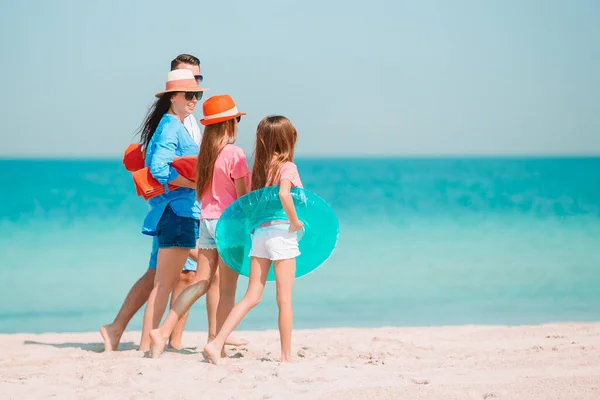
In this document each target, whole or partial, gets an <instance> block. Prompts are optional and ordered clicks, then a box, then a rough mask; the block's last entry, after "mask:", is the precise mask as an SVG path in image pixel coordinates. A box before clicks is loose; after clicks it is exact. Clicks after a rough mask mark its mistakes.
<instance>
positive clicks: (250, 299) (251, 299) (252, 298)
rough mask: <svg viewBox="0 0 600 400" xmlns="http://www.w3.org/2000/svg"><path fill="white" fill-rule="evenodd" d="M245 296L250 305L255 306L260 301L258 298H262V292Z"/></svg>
mask: <svg viewBox="0 0 600 400" xmlns="http://www.w3.org/2000/svg"><path fill="white" fill-rule="evenodd" d="M245 297H246V301H247V302H248V303H249V305H250V307H251V308H253V307H256V306H257V305H258V303H260V300H261V299H262V294H254V293H253V294H247V295H246V296H245Z"/></svg>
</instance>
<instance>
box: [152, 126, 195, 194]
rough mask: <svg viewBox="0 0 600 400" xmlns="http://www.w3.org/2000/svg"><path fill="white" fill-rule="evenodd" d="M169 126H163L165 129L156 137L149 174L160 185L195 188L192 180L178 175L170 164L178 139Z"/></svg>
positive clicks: (174, 131)
mask: <svg viewBox="0 0 600 400" xmlns="http://www.w3.org/2000/svg"><path fill="white" fill-rule="evenodd" d="M169 128H170V127H169V126H165V129H164V130H163V131H162V132H161V133H160V137H158V138H157V139H158V140H157V141H156V151H155V152H154V155H153V156H152V161H151V162H150V174H152V176H153V177H154V179H156V180H157V181H158V182H159V183H160V184H162V185H165V186H166V185H167V184H168V183H171V184H173V185H176V186H180V187H186V188H190V189H195V187H196V184H195V183H194V181H191V180H189V179H188V178H186V177H185V176H181V175H179V172H177V170H176V169H175V168H173V167H172V166H171V163H172V162H173V159H174V158H175V149H176V148H177V143H178V140H177V130H176V129H169Z"/></svg>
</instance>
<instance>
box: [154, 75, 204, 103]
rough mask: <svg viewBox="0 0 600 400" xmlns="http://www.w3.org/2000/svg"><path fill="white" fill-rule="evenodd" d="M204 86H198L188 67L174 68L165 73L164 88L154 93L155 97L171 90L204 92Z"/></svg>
mask: <svg viewBox="0 0 600 400" xmlns="http://www.w3.org/2000/svg"><path fill="white" fill-rule="evenodd" d="M205 90H208V89H205V88H201V87H199V86H198V82H196V78H195V77H194V74H193V73H192V71H190V70H189V69H174V70H173V71H169V73H168V74H167V83H166V84H165V90H164V91H162V92H159V93H156V94H155V96H156V97H161V96H162V95H163V94H165V93H171V92H204V91H205Z"/></svg>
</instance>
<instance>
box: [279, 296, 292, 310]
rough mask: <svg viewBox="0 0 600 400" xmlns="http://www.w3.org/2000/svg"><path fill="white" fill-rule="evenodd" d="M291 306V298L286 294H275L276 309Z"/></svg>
mask: <svg viewBox="0 0 600 400" xmlns="http://www.w3.org/2000/svg"><path fill="white" fill-rule="evenodd" d="M291 306H292V296H291V295H288V294H285V295H284V294H281V293H277V307H279V308H286V307H291Z"/></svg>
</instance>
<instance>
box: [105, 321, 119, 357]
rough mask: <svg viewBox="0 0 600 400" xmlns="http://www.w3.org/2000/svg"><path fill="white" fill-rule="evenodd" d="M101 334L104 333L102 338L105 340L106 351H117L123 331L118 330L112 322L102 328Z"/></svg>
mask: <svg viewBox="0 0 600 400" xmlns="http://www.w3.org/2000/svg"><path fill="white" fill-rule="evenodd" d="M100 335H102V339H103V340H104V351H106V352H108V351H115V350H117V347H119V342H120V341H121V335H123V331H120V330H117V329H115V327H113V326H112V324H109V325H104V326H103V327H102V328H100Z"/></svg>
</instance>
